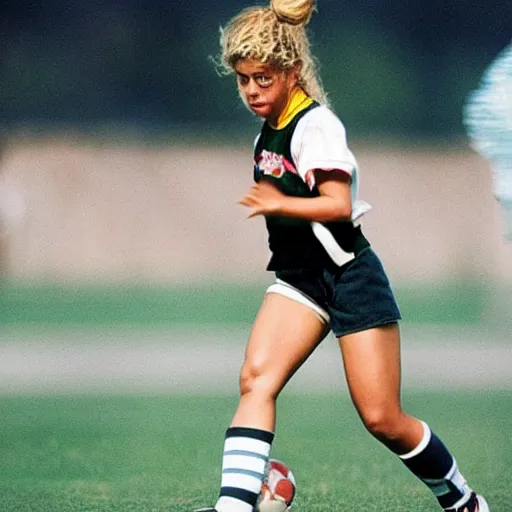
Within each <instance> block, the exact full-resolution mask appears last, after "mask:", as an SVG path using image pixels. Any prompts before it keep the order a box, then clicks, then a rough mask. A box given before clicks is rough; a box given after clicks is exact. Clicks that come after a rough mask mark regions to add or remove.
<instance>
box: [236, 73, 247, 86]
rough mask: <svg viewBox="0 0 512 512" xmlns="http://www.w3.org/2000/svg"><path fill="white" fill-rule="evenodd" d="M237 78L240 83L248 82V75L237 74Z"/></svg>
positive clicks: (245, 83)
mask: <svg viewBox="0 0 512 512" xmlns="http://www.w3.org/2000/svg"><path fill="white" fill-rule="evenodd" d="M236 78H237V80H238V83H239V84H240V85H247V84H248V83H249V77H247V76H245V75H237V77H236Z"/></svg>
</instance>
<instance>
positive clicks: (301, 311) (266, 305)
mask: <svg viewBox="0 0 512 512" xmlns="http://www.w3.org/2000/svg"><path fill="white" fill-rule="evenodd" d="M324 334H325V322H323V321H322V320H321V319H320V317H319V316H318V314H317V313H315V312H314V311H313V310H312V309H311V308H310V307H308V306H306V305H304V304H301V303H300V302H298V301H295V300H293V299H290V298H288V297H285V296H283V295H281V294H278V293H267V294H266V295H265V297H264V299H263V303H262V305H261V308H260V310H259V312H258V315H257V317H256V320H255V322H254V325H253V328H252V331H251V334H250V337H249V342H248V344H247V348H246V354H245V362H244V368H243V370H242V377H244V373H245V376H246V377H247V376H248V377H249V378H259V379H260V380H261V379H263V381H264V383H263V385H264V386H266V387H267V386H268V387H270V388H271V389H272V390H273V392H275V393H276V394H277V393H279V391H280V390H281V389H282V387H283V386H284V385H285V384H286V382H287V381H288V380H289V379H290V377H291V376H292V375H293V374H294V373H295V372H296V371H297V369H298V368H299V367H300V366H301V365H302V363H304V361H305V360H306V359H307V358H308V357H309V355H310V354H311V353H312V352H313V351H314V349H315V348H316V347H317V345H318V344H319V343H320V341H321V340H322V338H323V337H324Z"/></svg>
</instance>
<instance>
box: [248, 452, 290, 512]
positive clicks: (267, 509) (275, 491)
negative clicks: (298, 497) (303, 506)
mask: <svg viewBox="0 0 512 512" xmlns="http://www.w3.org/2000/svg"><path fill="white" fill-rule="evenodd" d="M295 490H296V483H295V476H294V474H293V473H292V471H291V469H290V468H289V467H288V466H287V465H286V464H285V463H284V462H282V461H280V460H277V459H269V461H268V463H267V468H266V471H265V479H264V480H263V484H262V486H261V492H260V496H259V498H258V504H257V505H256V510H257V512H286V511H287V510H290V507H291V505H292V503H293V499H294V497H295Z"/></svg>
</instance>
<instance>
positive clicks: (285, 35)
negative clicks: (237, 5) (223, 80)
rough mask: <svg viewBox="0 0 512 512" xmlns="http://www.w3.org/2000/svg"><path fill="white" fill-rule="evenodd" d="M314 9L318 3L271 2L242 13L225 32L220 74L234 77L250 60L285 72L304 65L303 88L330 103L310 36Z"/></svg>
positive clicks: (309, 0)
mask: <svg viewBox="0 0 512 512" xmlns="http://www.w3.org/2000/svg"><path fill="white" fill-rule="evenodd" d="M313 9H314V0H271V3H270V5H269V6H268V7H265V6H255V7H248V8H246V9H244V10H242V11H241V12H240V13H239V14H238V15H236V16H235V17H234V18H232V19H231V20H230V21H229V22H228V23H227V25H226V26H225V27H224V28H221V37H220V45H221V54H220V56H219V59H218V67H219V71H220V72H221V73H222V74H231V73H233V71H234V67H235V65H236V63H237V62H238V61H239V60H240V59H246V58H251V59H255V60H258V61H260V62H265V63H269V64H272V65H274V66H276V67H277V68H279V69H283V70H287V69H291V68H293V67H294V66H296V65H297V64H300V76H299V82H298V85H299V87H301V88H302V89H304V91H305V92H306V93H307V94H308V95H309V96H311V97H312V98H313V99H314V100H316V101H318V102H319V103H327V96H326V94H325V92H324V89H323V87H322V84H321V81H320V79H319V77H318V73H317V64H316V61H315V59H314V57H313V55H312V54H311V49H310V44H309V39H308V36H307V33H306V25H307V23H308V22H309V20H310V18H311V14H312V13H313Z"/></svg>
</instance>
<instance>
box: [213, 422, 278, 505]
mask: <svg viewBox="0 0 512 512" xmlns="http://www.w3.org/2000/svg"><path fill="white" fill-rule="evenodd" d="M273 439H274V434H273V433H272V432H267V431H266V430H259V429H256V428H245V427H230V428H229V429H228V430H227V432H226V441H225V443H224V457H223V459H222V481H221V489H220V496H219V499H218V501H217V504H216V505H215V508H216V510H218V512H252V511H253V509H254V507H255V505H256V501H257V499H258V496H259V493H260V490H261V482H262V481H263V477H264V474H265V465H266V463H267V460H268V456H269V453H270V447H271V445H272V440H273Z"/></svg>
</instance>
